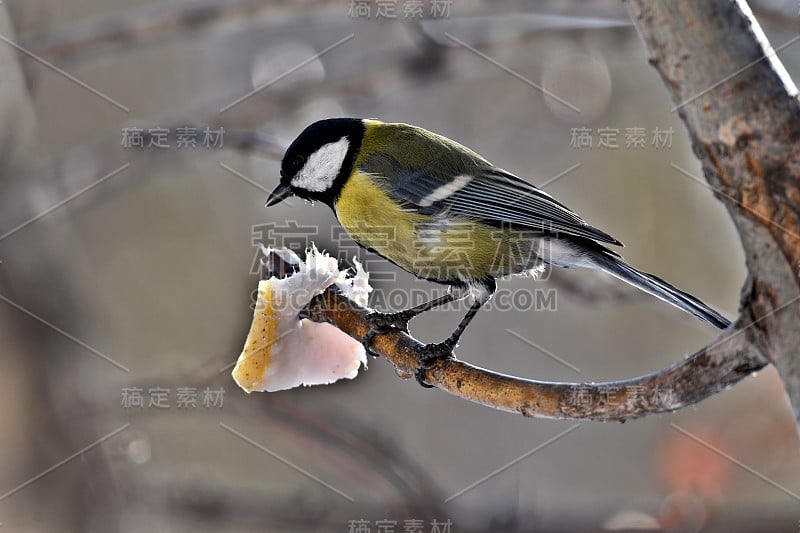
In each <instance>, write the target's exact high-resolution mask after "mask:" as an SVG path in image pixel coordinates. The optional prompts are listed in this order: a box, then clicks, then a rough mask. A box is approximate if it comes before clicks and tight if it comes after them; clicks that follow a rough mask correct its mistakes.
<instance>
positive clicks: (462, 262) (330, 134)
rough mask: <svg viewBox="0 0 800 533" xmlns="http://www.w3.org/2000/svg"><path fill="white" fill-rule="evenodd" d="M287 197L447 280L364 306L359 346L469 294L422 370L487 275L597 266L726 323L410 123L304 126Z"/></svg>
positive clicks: (390, 255) (529, 190) (534, 196)
mask: <svg viewBox="0 0 800 533" xmlns="http://www.w3.org/2000/svg"><path fill="white" fill-rule="evenodd" d="M292 195H295V196H298V197H300V198H303V199H306V200H311V201H320V202H322V203H324V204H327V205H328V206H330V207H331V208H332V209H333V211H334V213H335V214H336V216H337V218H338V219H339V222H340V223H341V225H342V227H344V229H345V230H346V231H347V232H348V233H349V234H350V236H351V237H352V238H353V239H354V240H355V241H356V242H357V243H358V244H359V245H361V246H362V247H365V248H367V249H369V250H371V251H374V252H375V253H377V254H379V255H381V256H383V257H384V258H386V259H388V260H389V261H391V262H392V263H394V264H395V265H397V266H399V267H400V268H402V269H404V270H407V271H408V272H411V273H412V274H414V275H416V276H418V277H419V278H423V279H426V280H430V281H434V282H437V283H442V284H446V285H449V286H450V290H449V291H448V292H447V293H446V294H445V295H444V296H441V297H439V298H436V299H434V300H432V301H430V302H427V303H424V304H421V305H418V306H416V307H412V308H410V309H406V310H403V311H400V312H396V313H378V312H374V313H371V314H370V315H368V319H369V321H370V323H371V325H372V328H371V330H370V333H369V335H368V336H367V338H366V339H365V345H366V347H367V349H368V350H369V344H370V340H371V339H372V336H373V335H375V334H376V333H378V332H380V331H384V330H385V329H386V328H389V327H391V326H395V327H398V328H400V329H402V330H404V331H407V328H408V321H409V320H411V318H413V317H415V316H416V315H418V314H420V313H422V312H424V311H427V310H429V309H432V308H434V307H437V306H440V305H444V304H446V303H449V302H452V301H454V300H458V299H461V298H464V297H466V296H471V297H472V298H473V303H472V305H471V307H470V308H469V311H468V312H467V314H466V315H465V316H464V318H463V320H462V321H461V322H460V323H459V325H458V327H457V328H456V329H455V331H453V333H452V334H451V335H450V336H449V337H448V338H447V339H446V340H444V341H443V342H440V343H432V344H428V345H426V347H425V350H424V357H423V360H422V361H421V362H420V369H422V368H429V367H430V364H431V363H432V361H434V360H435V359H438V358H440V357H449V356H452V351H453V348H455V346H456V344H457V342H458V340H459V338H460V337H461V335H462V333H463V332H464V330H465V328H466V327H467V325H468V324H469V322H470V321H471V320H472V318H473V317H474V316H475V314H476V313H477V312H478V310H479V309H480V308H481V306H482V305H483V304H485V303H486V302H487V301H488V300H489V298H491V296H492V293H493V292H494V291H495V288H496V281H495V280H496V279H497V278H500V277H504V276H508V275H513V274H525V273H536V272H540V271H541V270H542V269H543V268H544V267H545V265H553V266H558V267H564V268H583V269H596V270H602V271H605V272H607V273H609V274H611V275H612V276H615V277H617V278H619V279H621V280H623V281H625V282H627V283H630V284H631V285H633V286H635V287H638V288H639V289H641V290H643V291H645V292H648V293H650V294H652V295H654V296H656V297H658V298H660V299H662V300H664V301H665V302H667V303H670V304H672V305H674V306H676V307H678V308H680V309H683V310H684V311H687V312H689V313H692V314H694V315H695V316H697V317H699V318H701V319H703V320H705V321H706V322H709V323H710V324H713V325H714V326H716V327H718V328H720V329H724V328H727V327H728V326H729V325H730V322H729V321H728V320H727V319H726V318H725V317H723V316H722V315H721V314H719V313H718V312H716V311H714V310H713V309H711V308H710V307H709V306H707V305H706V304H704V303H703V302H701V301H700V300H698V299H697V298H695V297H694V296H691V295H690V294H687V293H685V292H683V291H681V290H679V289H677V288H675V287H673V286H672V285H670V284H669V283H667V282H666V281H664V280H662V279H661V278H658V277H656V276H654V275H652V274H648V273H646V272H642V271H640V270H637V269H636V268H634V267H632V266H630V265H629V264H627V263H626V262H625V261H624V260H623V259H622V257H621V256H620V255H619V254H618V253H617V252H615V251H613V250H611V249H609V248H608V247H606V246H605V245H616V246H622V243H621V242H620V241H618V240H617V239H615V238H614V237H612V236H611V235H609V234H608V233H606V232H604V231H602V230H599V229H597V228H595V227H592V226H590V225H588V224H587V223H586V222H585V221H584V220H583V219H582V218H580V217H579V216H578V215H576V214H575V213H574V212H573V211H571V210H570V209H569V208H567V207H566V206H565V205H564V204H562V203H560V202H558V201H557V200H555V199H554V198H553V197H552V196H550V195H549V194H547V193H546V192H544V191H542V190H541V189H539V188H537V187H535V186H533V185H531V184H530V183H528V182H526V181H523V180H522V179H520V178H518V177H517V176H515V175H513V174H511V173H510V172H508V171H506V170H503V169H501V168H499V167H496V166H494V165H493V164H492V163H490V162H489V161H487V160H486V159H484V158H483V157H481V156H480V155H478V154H477V153H475V152H473V151H472V150H470V149H469V148H467V147H465V146H462V145H461V144H459V143H457V142H455V141H452V140H450V139H448V138H446V137H444V136H442V135H437V134H436V133H432V132H430V131H427V130H425V129H422V128H419V127H416V126H412V125H409V124H399V123H396V124H391V123H383V122H380V121H377V120H371V119H369V120H365V119H357V118H333V119H327V120H320V121H319V122H315V123H314V124H311V125H310V126H308V127H307V128H306V129H305V130H304V131H303V132H302V133H301V134H300V136H299V137H297V139H295V140H294V142H292V144H291V145H290V146H289V148H288V149H287V151H286V154H285V155H284V157H283V160H282V162H281V179H280V184H279V185H278V186H277V187H276V188H275V190H274V191H272V194H270V196H269V199H268V200H267V202H266V205H267V206H272V205H275V204H277V203H279V202H281V201H282V200H284V199H285V198H287V197H289V196H292ZM419 376H420V374H419V373H418V379H419ZM420 382H421V383H422V381H420ZM423 384H424V383H423Z"/></svg>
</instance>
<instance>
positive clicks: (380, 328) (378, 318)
mask: <svg viewBox="0 0 800 533" xmlns="http://www.w3.org/2000/svg"><path fill="white" fill-rule="evenodd" d="M415 316H416V315H415V314H414V313H412V312H410V311H399V312H397V313H379V312H377V311H374V312H372V313H369V314H368V315H367V316H366V319H367V322H369V331H367V334H366V335H364V340H363V341H362V343H363V344H364V349H366V350H367V353H368V354H369V355H371V356H373V357H378V354H377V353H375V352H374V351H372V339H373V338H374V337H375V335H377V334H378V333H385V332H386V331H388V330H389V329H390V328H397V329H399V330H400V331H402V332H403V333H408V321H409V320H411V319H412V318H414V317H415Z"/></svg>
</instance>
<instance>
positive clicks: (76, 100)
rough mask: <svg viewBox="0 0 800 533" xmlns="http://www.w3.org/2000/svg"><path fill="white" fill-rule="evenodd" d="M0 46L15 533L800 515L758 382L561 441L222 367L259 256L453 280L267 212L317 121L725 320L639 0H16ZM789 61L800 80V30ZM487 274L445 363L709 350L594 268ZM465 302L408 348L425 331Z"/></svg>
mask: <svg viewBox="0 0 800 533" xmlns="http://www.w3.org/2000/svg"><path fill="white" fill-rule="evenodd" d="M753 8H754V11H755V13H756V16H757V17H758V18H759V20H760V21H761V23H762V25H763V26H764V29H765V31H766V33H767V35H768V36H769V38H770V40H771V42H772V44H773V46H775V47H778V46H779V45H782V44H784V43H785V42H787V41H789V40H790V39H792V38H793V37H794V36H795V35H796V34H797V32H798V29H800V21H798V17H797V4H796V2H794V1H777V0H776V1H759V2H756V3H754V4H753ZM0 41H2V42H0V69H1V70H0V72H2V75H0V365H1V366H0V428H2V429H0V433H2V438H1V439H0V464H2V468H0V524H2V526H1V527H0V530H1V531H3V532H5V531H13V532H17V531H20V532H37V531H53V532H62V531H64V532H70V531H90V532H95V531H97V532H100V531H102V532H106V531H122V532H139V531H171V532H173V531H174V532H183V531H232V532H237V531H342V532H347V531H360V532H362V533H364V532H367V531H376V532H390V531H398V532H400V531H402V532H426V533H427V532H433V531H475V532H477V531H602V530H668V531H701V530H702V531H750V530H752V531H758V530H760V531H796V530H797V523H798V520H800V505H799V502H800V496H798V493H800V461H799V460H798V457H800V456H798V446H799V443H798V439H797V435H796V432H795V428H794V424H793V420H792V415H791V413H790V410H789V407H788V405H787V402H786V399H785V397H784V394H783V391H782V387H781V383H780V382H779V380H778V378H777V375H776V373H775V372H774V370H773V369H772V368H768V369H765V370H764V371H763V372H760V373H759V374H758V375H757V376H753V377H751V378H749V379H747V380H745V381H744V382H742V383H740V384H739V385H737V386H736V387H735V388H733V389H732V390H729V391H726V392H725V393H723V394H719V395H717V396H715V397H712V398H711V399H709V400H707V401H704V402H702V403H701V404H699V405H697V406H694V407H692V408H689V409H684V410H682V411H680V412H678V413H675V414H672V415H662V416H654V417H649V418H646V419H643V420H636V421H630V422H628V423H625V424H624V425H623V424H617V423H613V424H602V423H592V422H585V423H581V424H580V425H579V426H578V428H577V429H575V430H573V431H571V432H569V433H568V434H565V435H563V436H562V437H561V438H558V439H556V440H552V441H551V442H550V443H549V444H547V445H546V446H543V447H541V446H542V445H543V444H545V443H547V442H548V441H550V440H551V439H553V438H554V437H556V436H558V435H560V434H562V433H563V432H564V431H565V430H567V429H569V428H570V427H571V426H572V425H574V424H575V423H574V422H568V421H552V420H530V419H524V418H522V417H520V416H516V415H510V414H506V413H501V412H495V411H493V410H491V409H488V408H485V407H481V406H478V405H474V404H471V403H468V402H466V401H464V400H460V399H458V398H455V397H453V396H450V395H448V394H446V393H444V392H441V391H438V390H423V389H422V388H420V387H419V386H418V385H417V384H416V383H415V382H414V381H413V380H409V381H403V380H400V379H398V378H397V377H396V376H395V375H394V372H393V370H392V368H391V366H390V365H389V364H387V363H386V362H385V361H381V360H379V359H376V360H372V361H371V362H370V365H369V369H368V370H367V371H364V372H362V373H361V374H360V375H359V376H358V377H357V378H356V379H354V380H352V381H347V382H340V383H336V384H334V385H331V386H326V387H316V388H304V389H297V390H291V391H285V392H279V393H254V394H251V395H249V396H248V395H246V394H245V393H244V392H243V391H241V390H240V389H239V388H238V387H237V386H236V384H235V383H234V382H233V380H232V379H231V377H230V370H231V368H232V364H233V363H234V362H235V360H236V357H237V356H238V354H239V352H240V350H241V347H242V344H243V342H244V337H245V335H246V333H247V331H248V328H249V323H250V319H251V316H252V308H251V303H252V292H253V290H254V289H255V287H256V283H257V280H258V275H257V270H258V268H257V247H256V245H257V244H258V243H260V242H263V243H265V244H287V245H290V246H295V247H297V246H300V247H304V246H305V245H306V243H307V242H308V241H310V240H313V241H314V242H316V244H317V245H318V246H319V247H321V248H322V247H324V248H326V249H328V250H331V251H332V252H334V253H337V254H339V255H340V257H342V258H351V257H352V256H353V255H357V256H358V257H360V258H361V259H362V260H365V261H366V262H367V268H368V270H370V271H371V272H372V273H373V280H374V285H375V286H376V293H375V295H374V296H375V298H377V300H375V303H374V305H376V306H378V307H379V308H383V309H388V308H392V307H395V308H396V307H399V306H400V305H399V304H401V303H402V295H404V294H405V295H409V294H415V295H419V294H433V292H434V291H436V290H441V289H440V288H437V287H432V286H431V285H430V284H428V283H424V282H419V281H416V280H414V279H412V278H411V277H410V276H409V275H407V274H405V273H403V272H399V271H397V270H396V269H395V268H394V267H393V266H392V265H390V264H387V263H386V262H385V261H383V260H380V259H379V258H376V257H374V256H370V255H369V254H366V253H365V252H363V251H358V250H357V249H356V248H354V247H353V245H352V243H351V242H349V241H348V240H347V239H346V238H341V233H340V231H339V230H338V226H337V223H336V220H335V217H334V216H333V214H332V213H331V212H330V210H329V209H327V208H324V207H321V206H315V207H312V206H310V205H308V204H305V203H303V202H300V201H295V202H293V203H292V205H288V203H284V204H281V206H280V207H276V208H273V209H270V210H269V211H267V210H265V209H264V208H263V204H264V201H265V199H266V194H267V193H268V191H269V190H271V189H272V187H274V185H275V184H276V181H277V176H278V168H279V162H278V159H279V157H280V154H281V152H282V150H283V149H284V148H285V146H287V145H288V143H289V142H290V141H291V140H292V139H293V138H294V137H295V136H296V135H297V134H298V133H299V132H300V131H301V130H302V129H303V128H304V127H305V126H306V125H308V124H309V123H311V122H313V121H315V120H318V119H321V118H326V117H331V116H358V117H375V118H379V119H381V120H384V121H403V122H410V123H413V124H417V125H420V126H423V127H425V128H428V129H430V130H433V131H436V132H439V133H442V134H444V135H447V136H449V137H451V138H453V139H456V140H458V141H460V142H462V143H464V144H466V145H467V146H470V147H472V148H474V149H475V150H476V151H478V152H479V153H481V154H482V155H484V156H485V157H487V158H488V159H489V160H491V161H493V162H495V163H496V164H498V165H499V166H502V167H503V168H506V169H508V170H509V171H511V172H514V173H516V174H518V175H520V176H522V177H524V178H526V179H529V180H530V181H531V182H532V183H534V184H537V185H540V186H543V187H544V188H545V190H546V191H548V192H550V193H551V194H553V195H554V196H556V197H557V198H558V199H559V200H561V201H562V202H564V203H566V204H567V205H569V206H570V207H571V208H573V209H575V210H576V211H577V212H578V213H580V214H581V215H582V216H583V217H584V218H585V219H586V220H587V221H589V222H590V223H591V224H593V225H595V226H598V227H600V228H603V229H604V230H606V231H608V232H609V233H611V234H613V235H614V236H616V237H618V238H619V239H620V240H622V241H623V242H625V244H626V248H625V250H624V251H625V256H626V258H627V259H628V260H629V261H630V262H631V263H632V264H634V265H636V266H638V267H640V268H643V269H645V270H647V271H650V272H653V273H655V274H657V275H659V276H662V277H664V278H666V279H668V280H670V281H671V282H673V283H674V284H676V285H677V286H679V287H681V288H683V289H686V290H688V291H690V292H692V293H693V294H695V295H697V296H699V297H700V298H702V299H703V300H705V301H706V302H708V303H709V304H711V305H712V306H714V307H716V308H717V309H720V310H721V311H722V312H723V313H724V314H726V315H727V316H729V317H734V316H735V315H736V311H737V305H738V301H739V290H740V287H741V286H742V284H743V282H744V279H745V275H746V271H745V269H744V259H743V254H742V252H741V249H740V245H739V242H738V239H737V235H736V233H735V230H734V228H733V225H732V223H731V221H730V219H729V218H728V216H727V214H726V211H725V209H724V208H723V206H722V204H721V203H720V202H719V201H717V200H716V199H715V198H714V197H713V194H712V192H711V191H709V190H708V188H707V187H706V185H705V181H704V180H703V179H702V174H701V171H700V168H699V165H698V164H697V162H696V161H695V159H694V158H693V156H692V152H691V147H690V144H689V141H688V138H687V136H686V133H685V131H684V129H683V126H682V124H681V122H680V120H679V118H678V116H677V113H675V112H672V108H673V103H672V102H671V101H670V98H669V95H668V94H667V91H666V90H665V88H664V87H663V85H662V82H661V80H660V78H659V76H658V74H657V73H656V71H655V70H654V69H653V68H652V67H650V66H649V65H648V63H647V54H646V51H645V49H644V47H643V44H642V42H641V41H640V39H639V38H638V36H637V33H636V30H635V28H634V27H633V26H632V25H631V23H630V20H629V18H628V17H627V14H626V12H625V10H624V8H623V6H622V4H621V3H620V2H617V1H610V0H609V1H600V2H592V3H591V4H589V3H585V2H577V1H568V2H563V1H562V2H555V1H544V2H520V1H499V2H491V3H490V2H486V1H471V0H458V1H457V2H455V1H446V0H444V1H434V0H425V1H422V2H417V1H414V0H397V1H385V0H381V1H377V2H376V1H372V2H370V1H350V0H335V1H312V0H304V1H299V2H288V1H280V2H262V1H254V0H219V1H209V0H199V1H198V0H195V1H188V0H186V1H184V0H181V1H159V2H157V1H155V0H136V1H134V2H131V1H129V0H128V1H122V0H105V1H100V0H72V1H70V2H55V1H49V0H34V1H25V2H21V1H15V0H10V1H9V0H5V1H3V2H0ZM780 58H781V59H782V60H783V62H784V64H785V65H786V67H787V69H788V71H789V73H790V74H791V75H793V77H794V78H795V80H797V79H798V78H800V45H795V46H789V47H787V48H786V49H785V50H783V51H781V52H780ZM501 290H504V291H506V295H507V297H508V298H509V300H510V301H511V304H507V305H500V303H498V305H496V306H494V308H492V309H491V310H489V311H487V312H482V313H481V314H479V315H478V317H477V319H476V321H475V323H474V325H473V326H472V327H471V328H470V329H468V330H467V333H466V334H465V336H464V337H463V339H462V342H461V346H460V348H459V350H458V353H459V356H460V357H461V358H463V359H466V360H468V361H470V362H473V363H475V364H477V365H479V366H483V367H488V368H492V369H494V370H498V371H501V372H506V373H511V374H514V375H519V376H525V377H532V378H537V379H545V380H562V381H586V382H590V381H601V380H613V379H622V378H627V377H633V376H636V375H640V374H642V373H647V372H651V371H654V370H657V369H660V368H662V367H664V366H666V365H668V364H670V363H672V362H674V361H676V360H678V359H679V358H681V357H682V356H683V355H684V354H686V353H689V352H692V351H694V350H696V349H697V348H699V347H701V346H703V345H705V344H706V343H708V342H709V341H711V340H712V339H713V338H714V337H715V335H716V332H715V331H714V330H713V329H711V328H709V327H707V326H705V325H704V324H703V323H701V322H699V321H697V320H695V319H694V318H693V317H691V316H689V315H686V314H684V313H681V312H679V311H677V310H675V309H673V308H672V307H670V306H667V305H664V304H662V303H660V302H659V301H658V300H655V299H654V298H650V297H647V296H646V295H644V296H643V295H640V294H638V293H636V292H634V291H632V290H629V289H628V288H627V287H625V286H621V285H620V283H618V282H616V281H614V280H611V279H606V278H605V277H604V276H602V275H600V274H596V275H595V274H592V273H586V272H563V271H562V272H553V273H547V274H545V276H544V279H542V280H539V281H532V280H530V279H514V280H508V281H504V282H502V283H501ZM517 293H519V294H521V295H523V296H522V297H520V298H518V299H517V300H516V301H514V300H513V298H512V297H511V295H513V294H517ZM537 294H538V295H539V300H538V302H539V304H536V303H535V302H537V299H536V298H537V296H536V295H537ZM392 295H394V296H392ZM398 295H400V296H398ZM525 295H527V296H525ZM531 295H532V296H531ZM392 298H395V299H394V300H392ZM529 298H533V299H532V300H531V299H529ZM531 302H534V303H533V304H531ZM462 310H463V309H462ZM462 310H458V309H450V310H442V311H436V312H431V313H428V314H426V315H425V318H424V319H422V320H419V321H417V322H413V323H412V331H413V333H414V334H415V335H416V336H417V337H418V338H420V339H423V340H428V341H434V340H440V339H441V338H443V336H444V335H445V334H447V333H449V331H451V329H452V328H453V326H454V325H455V323H456V322H457V321H458V320H459V316H460V313H461V312H462ZM562 361H563V362H562ZM715 450H716V451H715Z"/></svg>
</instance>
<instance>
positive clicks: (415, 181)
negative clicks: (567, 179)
mask: <svg viewBox="0 0 800 533" xmlns="http://www.w3.org/2000/svg"><path fill="white" fill-rule="evenodd" d="M469 170H472V172H471V173H467V172H462V173H457V174H454V175H451V176H448V177H443V176H433V175H431V173H429V172H425V171H413V170H408V171H405V172H402V173H401V175H400V176H398V177H399V179H396V180H393V183H392V187H391V190H392V192H394V193H395V194H396V196H397V198H398V199H399V200H402V201H405V202H408V203H410V204H413V205H414V206H415V207H416V208H418V209H420V210H421V211H423V212H426V213H430V214H448V215H452V216H461V217H465V218H471V219H486V220H489V221H493V222H496V223H499V224H502V223H508V224H515V225H518V226H523V227H527V228H532V229H535V230H544V231H549V232H554V233H559V232H560V233H566V234H569V235H576V236H579V237H587V238H589V239H594V240H596V241H600V242H605V243H610V244H615V245H619V246H622V243H621V242H620V241H618V240H617V239H615V238H614V237H612V236H611V235H609V234H608V233H606V232H604V231H602V230H599V229H597V228H595V227H592V226H590V225H589V224H587V223H586V222H585V221H584V220H583V219H582V218H581V217H579V216H578V215H576V214H575V213H574V212H573V211H571V210H570V209H569V208H567V207H566V206H565V205H564V204H562V203H560V202H558V201H556V200H555V199H554V198H553V197H552V196H550V195H549V194H547V193H546V192H544V191H542V190H541V189H539V188H538V187H535V186H534V185H531V184H530V183H528V182H526V181H523V180H521V179H519V178H518V177H516V176H514V175H513V174H510V173H508V172H506V171H504V170H501V169H499V168H496V167H489V168H480V166H476V167H475V168H474V169H469Z"/></svg>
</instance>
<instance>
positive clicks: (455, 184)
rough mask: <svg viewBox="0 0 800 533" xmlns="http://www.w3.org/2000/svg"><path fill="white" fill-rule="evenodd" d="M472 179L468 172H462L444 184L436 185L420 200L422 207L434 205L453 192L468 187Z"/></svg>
mask: <svg viewBox="0 0 800 533" xmlns="http://www.w3.org/2000/svg"><path fill="white" fill-rule="evenodd" d="M470 181H472V176H467V175H466V174H460V175H458V176H456V177H455V178H453V179H452V181H449V182H448V183H445V184H444V185H440V186H439V187H436V188H435V189H434V190H433V192H431V193H430V194H428V195H427V196H426V197H425V198H423V199H422V200H420V201H419V206H420V207H428V206H429V205H433V204H434V203H435V202H438V201H439V200H444V199H445V198H447V197H448V196H450V195H451V194H454V193H455V192H458V191H460V190H461V189H463V188H464V187H466V186H467V185H468V184H469V182H470Z"/></svg>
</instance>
